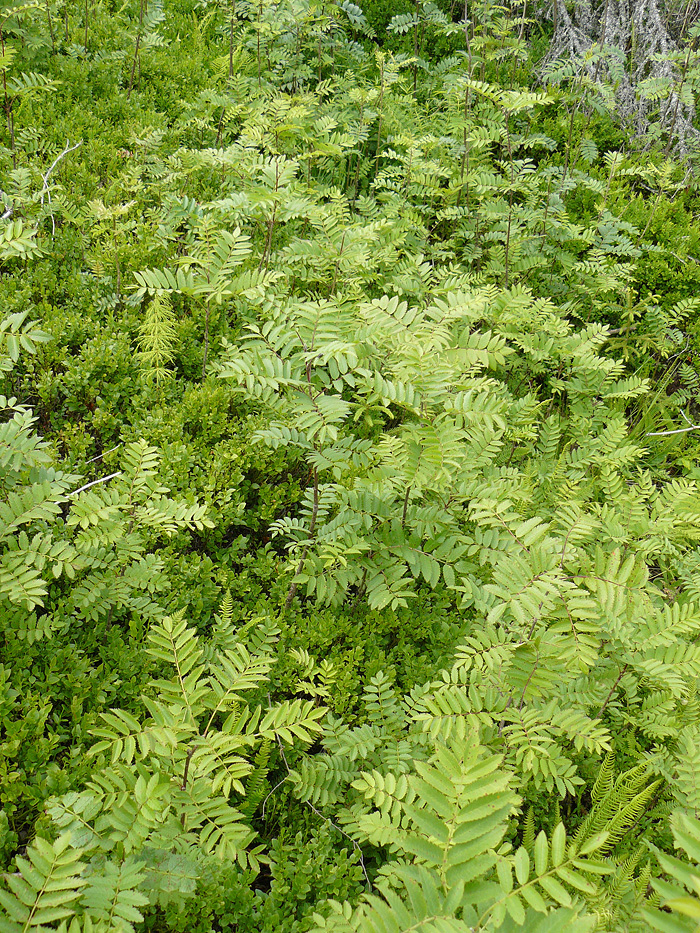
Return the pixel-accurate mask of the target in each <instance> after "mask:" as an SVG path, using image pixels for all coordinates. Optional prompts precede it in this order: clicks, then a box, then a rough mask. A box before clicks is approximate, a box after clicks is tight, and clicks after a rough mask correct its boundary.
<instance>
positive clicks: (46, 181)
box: [6, 139, 83, 236]
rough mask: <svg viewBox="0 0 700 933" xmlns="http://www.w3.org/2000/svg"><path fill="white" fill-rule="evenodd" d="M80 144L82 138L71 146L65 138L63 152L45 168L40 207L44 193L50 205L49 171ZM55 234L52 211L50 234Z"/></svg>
mask: <svg viewBox="0 0 700 933" xmlns="http://www.w3.org/2000/svg"><path fill="white" fill-rule="evenodd" d="M82 144H83V141H82V139H80V140H78V142H77V143H76V144H75V145H74V146H71V144H70V140H69V139H68V140H66V148H65V149H64V150H63V152H62V153H61V154H60V155H57V156H56V158H55V159H54V160H53V162H52V163H51V165H50V166H49V167H48V169H47V170H46V174H45V175H44V176H43V182H44V184H43V186H42V189H41V206H42V207H43V206H44V195H46V197H47V198H48V200H49V207H51V192H50V191H49V177H50V176H51V172H53V170H54V169H55V168H56V166H57V165H58V163H59V162H60V161H61V159H63V158H65V157H66V156H67V155H68V153H69V152H73V150H74V149H77V148H78V146H82ZM6 213H7V212H6ZM55 234H56V222H55V221H54V219H53V213H52V214H51V235H52V236H55Z"/></svg>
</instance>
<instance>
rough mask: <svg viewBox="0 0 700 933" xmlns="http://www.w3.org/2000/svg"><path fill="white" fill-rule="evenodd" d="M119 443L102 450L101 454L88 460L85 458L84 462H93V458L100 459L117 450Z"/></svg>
mask: <svg viewBox="0 0 700 933" xmlns="http://www.w3.org/2000/svg"><path fill="white" fill-rule="evenodd" d="M121 446H122V445H121V444H115V445H114V447H110V448H109V450H103V451H102V453H101V454H98V455H97V456H96V457H91V458H90V460H86V461H85V462H86V463H94V462H95V460H101V459H102V457H106V456H107V454H111V453H113V452H114V451H115V450H119V448H120V447H121Z"/></svg>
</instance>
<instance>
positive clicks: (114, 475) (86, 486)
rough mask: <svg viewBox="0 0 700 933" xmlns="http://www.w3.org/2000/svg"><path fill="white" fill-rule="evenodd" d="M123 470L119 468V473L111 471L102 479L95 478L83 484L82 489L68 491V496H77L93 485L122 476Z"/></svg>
mask: <svg viewBox="0 0 700 933" xmlns="http://www.w3.org/2000/svg"><path fill="white" fill-rule="evenodd" d="M121 475H122V471H121V470H119V472H118V473H110V474H109V476H103V477H101V479H94V480H93V481H92V482H91V483H86V484H85V485H84V486H81V487H80V489H74V490H73V492H69V493H67V495H68V498H69V499H70V498H72V497H73V496H77V495H78V493H79V492H85V490H86V489H89V488H90V487H91V486H97V484H98V483H106V482H107V481H108V480H110V479H114V478H115V477H116V476H121Z"/></svg>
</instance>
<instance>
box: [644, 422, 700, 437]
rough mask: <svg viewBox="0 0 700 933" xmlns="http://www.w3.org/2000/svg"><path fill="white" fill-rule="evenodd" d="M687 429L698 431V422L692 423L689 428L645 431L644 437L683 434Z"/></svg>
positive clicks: (699, 428) (699, 429) (699, 426)
mask: <svg viewBox="0 0 700 933" xmlns="http://www.w3.org/2000/svg"><path fill="white" fill-rule="evenodd" d="M687 431H700V424H692V425H691V426H690V427H689V428H676V429H675V430H674V431H647V433H646V434H645V435H644V436H645V437H668V435H669V434H685V433H686V432H687Z"/></svg>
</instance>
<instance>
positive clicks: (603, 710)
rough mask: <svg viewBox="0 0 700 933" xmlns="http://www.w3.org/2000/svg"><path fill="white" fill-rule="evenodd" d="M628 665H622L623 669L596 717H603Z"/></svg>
mask: <svg viewBox="0 0 700 933" xmlns="http://www.w3.org/2000/svg"><path fill="white" fill-rule="evenodd" d="M628 667H629V664H624V665H623V666H622V669H621V670H620V673H619V674H618V676H617V680H616V681H615V683H614V684H613V685H612V687H611V688H610V692H609V693H608V695H607V696H606V698H605V699H604V700H603V705H602V706H601V707H600V709H599V710H598V715H597V716H596V719H600V718H601V717H602V715H603V713H604V712H605V707H606V706H607V705H608V703H609V702H610V699H611V697H612V695H613V693H614V692H615V690H616V689H617V685H618V684H619V683H620V681H621V680H622V677H623V675H624V673H625V671H626V670H627V668H628Z"/></svg>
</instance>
